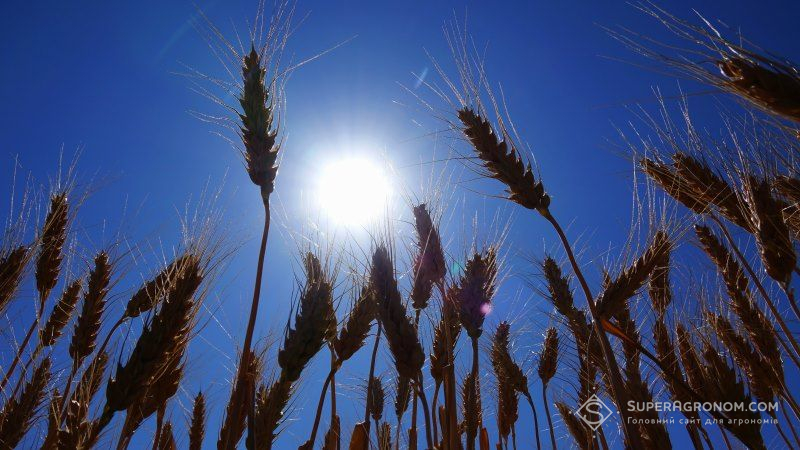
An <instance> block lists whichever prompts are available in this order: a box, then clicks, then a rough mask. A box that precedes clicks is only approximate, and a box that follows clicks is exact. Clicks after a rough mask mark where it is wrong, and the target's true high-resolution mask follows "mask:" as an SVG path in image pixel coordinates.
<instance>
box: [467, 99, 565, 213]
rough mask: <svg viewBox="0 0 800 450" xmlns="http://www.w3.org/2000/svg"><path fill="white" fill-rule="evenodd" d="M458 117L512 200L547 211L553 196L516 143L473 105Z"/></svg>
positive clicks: (490, 173) (531, 207)
mask: <svg viewBox="0 0 800 450" xmlns="http://www.w3.org/2000/svg"><path fill="white" fill-rule="evenodd" d="M458 119H459V120H460V121H461V124H462V125H463V128H462V129H461V131H462V132H463V133H464V135H465V136H466V137H467V139H468V140H469V142H470V143H471V144H472V147H473V148H474V149H475V152H476V154H477V156H478V158H480V160H481V161H482V163H483V167H484V168H485V169H486V171H487V174H488V176H490V177H492V178H495V179H497V180H499V181H500V182H502V183H503V184H505V185H506V188H507V191H508V196H509V197H508V198H509V200H511V201H513V202H515V203H517V204H519V205H520V206H523V207H525V208H528V209H533V210H537V211H540V212H543V211H546V210H547V208H548V206H549V205H550V196H549V195H547V193H545V191H544V185H543V184H542V182H541V181H538V180H536V177H535V176H534V175H533V170H531V166H530V165H529V164H525V163H524V162H523V161H522V159H521V158H520V156H519V153H518V151H517V149H516V148H514V146H513V145H511V148H509V145H508V144H507V140H506V139H505V138H504V137H502V138H501V137H499V136H498V135H497V133H495V131H494V129H493V128H492V125H491V124H490V123H489V121H488V120H486V118H485V117H481V115H480V114H479V113H478V112H476V111H474V110H473V109H471V108H468V107H464V108H462V109H460V110H458Z"/></svg>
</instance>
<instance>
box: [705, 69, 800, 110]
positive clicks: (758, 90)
mask: <svg viewBox="0 0 800 450" xmlns="http://www.w3.org/2000/svg"><path fill="white" fill-rule="evenodd" d="M763 61H766V62H767V65H764V64H759V63H757V62H755V61H753V60H750V59H747V58H744V57H740V56H733V55H728V56H726V57H725V58H724V59H721V60H719V61H717V66H718V67H719V68H720V70H721V71H722V74H723V75H725V76H726V77H727V80H720V81H719V83H720V84H721V85H722V86H723V87H724V88H727V89H728V90H730V91H732V92H734V93H736V94H738V95H740V96H742V97H743V98H745V99H747V100H749V101H750V102H752V103H753V104H755V105H756V106H758V107H760V108H762V109H765V110H767V111H769V112H772V113H774V114H777V115H779V116H782V117H784V118H787V119H789V120H793V121H795V122H800V78H798V75H797V72H796V71H794V70H791V69H790V68H788V67H785V66H783V64H775V65H773V64H772V63H771V62H770V61H768V60H766V59H764V60H763ZM776 68H778V69H777V70H776Z"/></svg>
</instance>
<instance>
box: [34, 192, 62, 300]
mask: <svg viewBox="0 0 800 450" xmlns="http://www.w3.org/2000/svg"><path fill="white" fill-rule="evenodd" d="M68 219H69V204H68V203H67V194H66V192H61V193H58V194H54V195H52V196H51V197H50V210H49V211H48V213H47V217H46V218H45V221H44V228H43V229H42V236H41V244H40V245H41V251H40V252H39V258H38V260H37V261H36V289H37V290H38V291H39V298H40V299H42V301H44V299H46V298H47V296H48V295H49V294H50V291H51V290H52V289H53V288H54V287H55V285H56V283H57V282H58V274H59V272H60V271H61V261H62V259H63V255H62V250H63V247H64V241H66V239H67V222H68Z"/></svg>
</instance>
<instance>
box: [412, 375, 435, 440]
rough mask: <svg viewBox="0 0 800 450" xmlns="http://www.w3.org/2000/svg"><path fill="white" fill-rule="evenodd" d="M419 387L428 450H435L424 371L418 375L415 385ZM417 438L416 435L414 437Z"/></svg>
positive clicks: (418, 393)
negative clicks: (423, 382) (423, 378)
mask: <svg viewBox="0 0 800 450" xmlns="http://www.w3.org/2000/svg"><path fill="white" fill-rule="evenodd" d="M414 384H416V385H417V395H415V397H416V396H419V401H420V402H421V403H422V414H423V416H424V417H425V440H426V442H427V443H428V450H433V448H434V447H433V438H432V437H431V414H430V410H429V409H428V400H427V399H426V398H425V387H424V385H423V384H422V371H420V372H419V374H418V375H417V380H416V382H415V383H414ZM414 436H415V437H416V434H415V435H414Z"/></svg>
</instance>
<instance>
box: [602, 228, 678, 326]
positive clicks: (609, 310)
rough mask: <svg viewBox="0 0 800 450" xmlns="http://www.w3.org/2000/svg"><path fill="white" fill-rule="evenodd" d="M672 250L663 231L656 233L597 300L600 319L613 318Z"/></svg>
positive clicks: (669, 241) (668, 239)
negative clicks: (645, 248) (646, 246)
mask: <svg viewBox="0 0 800 450" xmlns="http://www.w3.org/2000/svg"><path fill="white" fill-rule="evenodd" d="M671 250H672V241H671V240H670V238H669V236H667V233H665V232H664V231H658V232H656V234H655V236H654V237H653V240H652V242H651V243H650V245H649V246H648V248H647V250H645V252H644V253H643V254H642V256H640V257H639V259H637V260H636V261H634V263H633V264H632V265H631V266H630V267H628V268H626V269H625V270H624V271H622V273H621V274H620V275H619V276H618V277H617V278H615V279H614V280H612V281H611V282H610V283H609V284H608V286H607V287H606V288H605V290H604V291H603V293H602V294H600V297H599V298H598V299H597V312H598V314H600V317H604V318H609V317H613V316H614V315H615V314H616V313H617V312H618V311H619V310H620V308H622V306H623V303H625V302H627V301H628V299H630V298H631V297H633V296H634V295H635V294H636V292H637V291H638V290H639V289H641V288H642V286H643V285H644V283H645V281H647V279H648V277H650V275H651V274H652V273H653V271H654V270H655V269H656V267H657V265H658V264H659V263H660V262H662V261H663V260H664V256H665V255H668V254H669V252H670V251H671Z"/></svg>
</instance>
